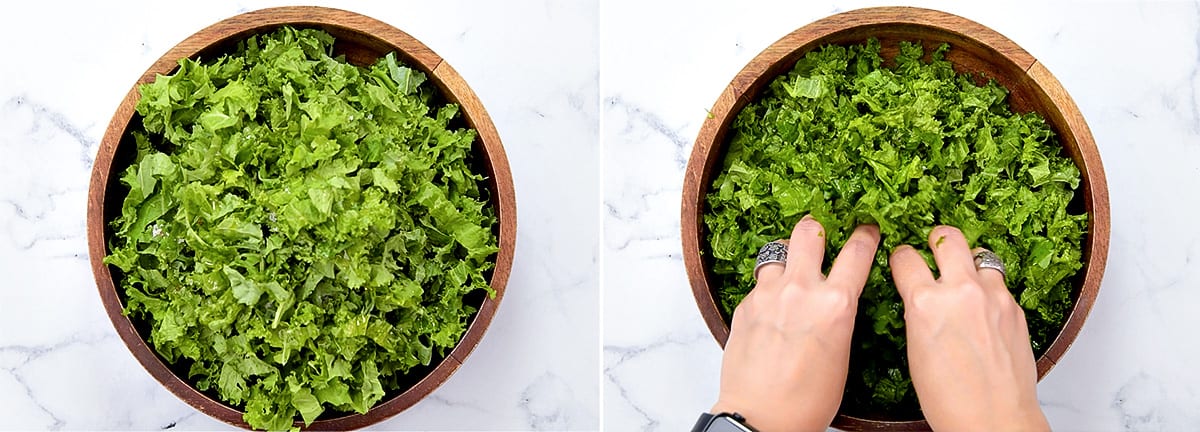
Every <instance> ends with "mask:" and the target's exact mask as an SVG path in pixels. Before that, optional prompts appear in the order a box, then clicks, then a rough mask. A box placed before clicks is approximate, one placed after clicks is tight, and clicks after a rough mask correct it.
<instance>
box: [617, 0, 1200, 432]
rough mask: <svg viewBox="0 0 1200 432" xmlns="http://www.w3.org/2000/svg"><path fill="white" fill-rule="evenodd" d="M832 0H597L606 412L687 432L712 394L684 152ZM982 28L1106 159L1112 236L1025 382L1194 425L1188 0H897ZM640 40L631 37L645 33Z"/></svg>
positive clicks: (1069, 420)
mask: <svg viewBox="0 0 1200 432" xmlns="http://www.w3.org/2000/svg"><path fill="white" fill-rule="evenodd" d="M882 3H883V2H877V1H848V2H831V1H817V2H771V1H749V2H736V3H728V2H701V4H697V3H694V2H687V3H684V2H653V3H647V2H640V1H633V0H610V1H605V2H604V7H603V8H602V9H601V19H602V22H603V23H604V27H603V28H604V29H608V28H621V29H643V30H642V31H602V40H601V47H602V50H601V67H602V68H603V70H604V71H605V75H604V83H603V88H602V90H601V94H602V96H601V97H602V100H603V101H604V104H603V105H602V106H603V109H604V111H603V112H602V118H603V125H604V127H603V129H602V134H603V138H602V140H603V143H602V145H603V147H604V149H605V150H604V155H605V159H604V161H605V166H604V174H603V176H604V180H603V182H604V213H603V217H604V227H605V233H604V236H603V243H602V247H603V248H604V254H605V256H604V263H605V265H604V269H603V270H602V272H603V278H604V306H605V318H606V319H605V322H604V337H605V349H604V360H605V366H604V370H605V374H604V376H605V382H604V402H605V404H604V419H605V423H604V424H605V429H607V430H622V431H624V430H631V431H632V430H638V431H675V430H686V429H687V428H688V427H689V426H690V425H691V424H692V422H694V421H695V418H696V415H697V414H698V413H699V412H701V411H703V410H707V409H708V408H710V407H711V405H712V404H713V402H715V399H716V394H717V380H718V375H719V369H720V355H721V351H720V349H719V347H718V346H717V344H716V342H715V341H714V340H713V338H712V336H711V335H710V334H709V332H708V330H707V328H706V327H705V324H704V321H703V319H702V318H701V317H700V314H699V313H698V310H697V308H696V306H695V301H694V300H693V297H692V294H691V291H690V285H689V284H688V281H687V276H686V273H685V271H684V268H683V262H682V260H681V258H680V254H681V253H682V250H681V248H682V246H681V244H680V238H679V205H680V194H681V187H682V183H683V172H684V168H685V164H686V158H687V157H688V156H689V155H690V152H691V148H692V142H693V141H694V140H695V137H696V135H697V133H698V132H699V129H700V125H701V124H702V123H703V121H704V118H705V115H706V112H705V110H706V109H708V108H710V107H711V106H712V104H713V102H715V101H716V98H717V96H718V95H719V94H720V92H721V91H722V90H723V89H724V88H725V86H726V85H728V83H729V81H730V79H732V78H733V76H734V75H735V74H736V73H737V72H738V70H740V69H741V68H742V67H743V66H744V65H745V64H746V63H747V62H748V61H749V60H750V59H751V58H753V57H754V56H755V55H757V54H758V53H759V52H760V51H761V50H762V49H764V48H766V47H767V46H768V45H770V44H771V43H773V42H775V41H776V40H777V39H779V38H780V37H782V36H783V35H785V34H787V33H788V32H791V31H792V30H794V29H796V28H798V27H801V26H803V25H805V24H807V23H809V22H812V21H814V20H817V19H820V18H822V17H825V16H828V15H831V14H834V13H837V12H840V11H845V10H851V9H857V8H860V7H866V6H875V5H881V4H882ZM908 3H909V4H911V5H914V6H924V7H930V8H935V9H941V10H945V11H948V12H951V13H956V14H959V15H962V16H965V17H967V18H970V19H973V20H976V21H978V22H980V23H983V24H984V25H987V26H989V27H992V28H993V29H995V30H997V31H999V32H1000V33H1002V34H1004V35H1006V36H1008V37H1009V38H1011V39H1012V40H1014V41H1015V42H1016V43H1017V44H1019V45H1021V46H1022V47H1023V48H1025V49H1026V50H1027V51H1029V52H1030V53H1031V54H1032V55H1033V56H1034V57H1036V58H1038V60H1039V61H1041V62H1042V63H1043V64H1045V65H1046V66H1047V68H1049V69H1050V71H1051V72H1052V73H1054V74H1055V76H1056V77H1057V78H1058V79H1059V81H1061V82H1062V84H1063V86H1064V87H1065V88H1066V89H1067V91H1068V92H1070V94H1071V95H1072V97H1073V98H1074V99H1075V101H1076V103H1077V104H1078V105H1079V107H1080V109H1081V110H1082V112H1083V114H1084V116H1085V118H1086V119H1087V121H1088V123H1089V125H1090V127H1091V129H1092V132H1093V134H1094V135H1095V138H1096V142H1097V146H1098V147H1099V149H1100V154H1101V156H1102V158H1103V161H1104V164H1105V170H1106V172H1107V177H1108V184H1109V193H1110V198H1111V205H1112V207H1111V209H1112V238H1111V249H1110V252H1109V257H1108V266H1107V272H1106V274H1105V278H1104V282H1103V285H1102V287H1101V289H1100V296H1099V298H1098V299H1097V301H1096V303H1095V305H1094V307H1093V309H1092V312H1091V314H1090V315H1089V319H1088V321H1087V323H1086V325H1085V326H1084V327H1083V330H1082V332H1081V333H1080V334H1079V337H1078V338H1077V339H1076V341H1075V343H1074V345H1073V346H1072V348H1071V349H1070V351H1069V352H1068V353H1067V354H1066V356H1064V357H1063V358H1062V359H1061V361H1060V363H1059V364H1058V365H1057V366H1056V367H1055V368H1054V370H1052V371H1051V372H1050V374H1049V375H1048V376H1046V378H1045V379H1044V380H1043V381H1042V382H1041V383H1040V384H1039V387H1038V389H1039V396H1040V399H1041V402H1042V406H1043V409H1044V410H1045V412H1046V414H1047V416H1048V417H1049V419H1050V422H1051V424H1052V426H1053V427H1054V429H1055V430H1064V431H1073V430H1081V431H1107V430H1130V431H1142V430H1195V429H1196V427H1197V426H1200V415H1198V414H1197V413H1198V412H1200V409H1198V407H1200V372H1198V370H1197V369H1196V368H1195V367H1194V364H1195V361H1194V359H1196V358H1197V357H1198V356H1200V338H1197V337H1196V335H1195V329H1197V328H1200V314H1197V313H1195V310H1196V308H1197V307H1200V290H1198V289H1197V287H1198V285H1200V255H1198V254H1200V224H1197V223H1196V222H1195V218H1194V217H1192V216H1191V215H1193V214H1195V213H1196V212H1197V211H1200V198H1197V195H1196V194H1195V193H1193V191H1192V189H1194V185H1196V184H1198V183H1200V150H1198V148H1200V127H1198V126H1200V103H1198V102H1197V101H1198V100H1200V93H1198V91H1200V87H1198V84H1200V31H1198V30H1200V29H1198V27H1200V6H1198V5H1197V3H1196V2H1155V1H1124V2H1115V1H1106V2H1036V3H1035V2H1019V3H1015V4H1013V3H1008V2H986V3H979V2H949V1H914V2H908ZM648 35H649V36H648Z"/></svg>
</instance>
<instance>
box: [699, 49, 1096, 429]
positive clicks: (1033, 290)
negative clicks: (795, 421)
mask: <svg viewBox="0 0 1200 432" xmlns="http://www.w3.org/2000/svg"><path fill="white" fill-rule="evenodd" d="M948 50H949V46H947V45H942V46H940V47H939V48H937V49H936V50H934V51H933V52H932V53H930V54H929V56H928V57H929V61H928V62H925V61H922V58H924V57H925V52H924V49H923V48H922V47H921V46H920V45H919V44H912V43H904V42H902V43H901V44H900V50H899V53H898V54H897V56H896V57H895V62H894V67H885V66H884V60H883V58H882V57H881V56H880V43H879V42H878V41H877V40H873V39H872V40H870V41H869V42H867V43H866V44H865V45H858V46H848V47H846V46H826V47H823V48H820V49H817V50H815V51H812V52H809V53H808V54H807V55H805V57H804V58H803V59H801V60H800V61H798V62H797V63H796V65H795V67H794V68H793V69H792V70H791V71H788V72H787V73H785V74H783V75H782V76H780V77H778V78H776V79H775V80H774V81H773V82H771V83H770V85H769V86H768V87H767V88H766V89H765V90H764V93H763V94H762V96H761V97H760V98H759V99H758V100H757V101H755V102H753V103H751V104H749V105H748V106H746V108H744V109H743V110H742V111H741V112H740V113H739V114H738V116H737V117H736V119H735V120H734V123H733V127H732V130H731V137H732V138H731V140H730V142H729V146H728V150H727V152H726V154H725V159H724V162H723V164H724V165H723V167H722V171H721V173H720V174H719V175H718V176H717V177H716V178H715V180H714V181H713V183H712V185H711V188H710V193H709V195H708V196H707V203H708V210H707V213H706V215H705V219H704V222H705V225H706V227H707V229H708V233H709V237H708V247H709V249H708V253H711V257H712V262H713V271H714V273H715V274H716V276H717V278H718V286H720V287H722V288H721V289H720V301H721V304H722V307H723V309H724V310H725V312H726V313H727V314H732V311H733V309H734V308H735V307H736V306H737V304H738V302H740V301H741V299H742V297H743V296H745V294H746V293H747V292H748V291H749V290H750V289H751V288H752V287H753V284H754V281H753V278H752V269H753V268H754V256H755V252H756V251H757V249H758V247H760V246H762V245H763V244H764V243H766V242H768V241H771V240H775V239H778V238H783V237H786V236H787V235H788V234H789V233H790V232H791V227H792V225H793V224H794V223H795V222H796V221H797V220H798V219H799V218H800V217H801V216H802V215H804V214H806V213H811V214H813V216H814V217H816V218H817V220H819V221H821V223H822V224H824V226H825V229H826V232H827V234H828V236H827V238H828V240H829V242H828V248H829V250H828V251H827V254H826V256H829V257H832V256H835V254H836V253H837V252H838V251H839V249H840V247H841V245H842V244H843V243H844V242H845V240H846V238H847V237H848V236H849V234H850V232H851V231H853V229H854V227H855V226H857V225H859V224H864V223H874V224H878V225H879V228H880V231H881V233H882V235H883V242H882V246H881V247H880V249H879V252H878V254H877V255H876V257H875V264H876V265H875V266H873V268H872V270H871V274H870V277H869V280H868V282H867V285H866V287H865V290H864V292H863V295H862V298H861V300H860V301H859V311H858V322H857V323H856V324H855V329H854V330H855V333H854V340H853V342H852V354H851V363H852V365H851V368H852V369H851V370H852V371H857V372H851V374H850V375H851V376H850V378H849V380H848V382H847V389H846V398H845V399H844V400H845V403H846V406H847V407H848V408H850V409H851V410H856V411H858V412H860V413H869V412H876V413H877V412H889V413H893V414H896V415H901V416H910V417H915V416H916V415H917V414H915V413H916V412H917V404H916V397H915V392H914V391H913V390H912V384H911V381H910V379H909V377H908V366H907V359H906V358H905V356H904V346H905V345H904V319H903V318H904V310H903V305H902V303H901V302H900V298H899V295H898V294H897V293H896V290H895V288H894V285H893V284H892V282H891V274H890V271H889V270H888V265H887V257H888V256H889V254H890V253H891V251H892V250H893V249H894V248H895V247H896V246H898V245H901V244H911V245H915V246H917V247H919V248H922V249H924V248H926V246H925V245H926V244H927V243H926V242H927V240H926V239H927V238H928V234H929V230H930V229H931V228H933V227H934V226H935V225H937V224H947V225H953V226H956V227H959V228H960V229H962V231H963V233H964V234H965V235H966V237H967V239H968V241H969V242H970V243H971V244H972V245H977V246H983V247H987V248H989V249H991V250H992V251H994V252H996V254H998V255H999V256H1000V257H1001V259H1003V260H1004V263H1005V264H1006V265H1007V267H1008V285H1009V287H1010V290H1011V291H1012V293H1013V294H1014V296H1016V297H1017V299H1018V302H1019V303H1020V305H1021V306H1022V307H1024V308H1025V309H1026V310H1027V311H1028V313H1027V314H1026V316H1027V319H1028V322H1029V329H1030V335H1031V339H1032V340H1031V342H1032V344H1033V347H1034V349H1035V352H1041V351H1042V350H1044V348H1045V347H1046V346H1047V344H1048V343H1049V342H1050V341H1051V340H1052V339H1053V338H1054V337H1055V336H1056V335H1057V334H1058V332H1059V330H1060V329H1061V326H1062V324H1063V320H1064V314H1065V313H1066V312H1068V311H1069V309H1070V307H1071V305H1072V300H1071V298H1070V292H1071V290H1072V286H1071V280H1070V279H1071V277H1072V276H1074V275H1075V274H1076V273H1077V272H1078V270H1079V269H1080V268H1081V267H1082V262H1081V257H1082V253H1081V244H1082V239H1083V236H1084V232H1085V230H1086V227H1087V214H1086V213H1082V212H1081V213H1080V214H1073V213H1072V209H1077V207H1078V204H1072V200H1073V199H1074V198H1075V193H1074V191H1075V189H1076V188H1078V186H1079V178H1080V177H1079V170H1078V169H1077V168H1076V167H1075V165H1074V163H1072V161H1071V160H1070V159H1069V158H1066V157H1064V156H1062V155H1061V154H1060V150H1061V147H1060V146H1059V145H1058V144H1057V142H1056V141H1055V139H1054V136H1053V133H1052V132H1051V130H1050V128H1049V126H1048V125H1047V124H1046V121H1045V120H1044V119H1043V118H1042V117H1040V116H1038V115H1037V114H1036V113H1029V114H1014V113H1012V112H1011V111H1010V109H1009V107H1008V104H1007V101H1006V98H1007V95H1008V92H1007V90H1005V89H1004V88H1003V87H1001V86H999V85H997V84H996V83H995V82H988V83H987V84H986V85H982V86H980V85H976V84H975V82H974V81H973V79H972V77H970V76H967V75H957V74H955V72H954V70H953V69H952V67H951V64H950V62H948V61H947V60H945V54H946V52H947V51H948ZM922 253H923V254H924V255H925V257H926V261H928V262H929V263H930V265H931V266H932V265H933V261H932V258H931V255H930V254H929V253H928V251H926V250H922Z"/></svg>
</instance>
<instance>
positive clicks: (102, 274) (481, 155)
mask: <svg viewBox="0 0 1200 432" xmlns="http://www.w3.org/2000/svg"><path fill="white" fill-rule="evenodd" d="M285 24H286V25H291V26H294V27H302V28H319V29H321V30H324V31H326V32H328V33H330V34H332V35H333V36H334V37H335V38H336V39H337V42H336V44H335V46H334V51H335V53H338V54H344V55H345V57H346V60H347V61H349V62H350V63H352V64H356V65H359V66H366V65H370V64H372V63H374V62H375V61H376V60H377V59H379V58H380V57H382V56H383V55H385V54H386V53H388V52H395V53H396V55H397V56H398V57H399V58H400V59H401V60H403V61H404V63H406V64H407V65H408V66H410V67H413V68H416V69H419V70H420V71H422V72H424V73H425V74H426V75H427V76H428V78H429V80H430V81H431V82H432V83H434V84H435V85H436V86H437V87H438V89H439V90H440V91H441V98H442V99H444V100H445V101H447V102H452V103H457V104H459V106H460V108H461V109H460V112H461V113H462V117H463V120H464V123H465V125H466V126H470V127H471V128H474V129H475V130H476V131H477V132H478V135H477V138H476V141H475V145H474V153H475V155H476V158H475V159H476V164H477V169H479V170H482V172H483V173H484V175H485V176H486V177H487V184H486V187H487V189H488V190H489V192H490V197H491V200H492V202H491V205H492V206H493V208H494V210H495V212H496V215H497V218H498V219H499V224H498V226H499V228H498V235H499V247H500V250H499V252H498V253H497V255H496V256H495V260H496V262H495V264H496V266H495V268H494V269H493V270H492V273H491V280H490V284H491V287H492V289H494V290H495V291H496V296H495V297H494V298H487V296H486V295H481V294H480V293H476V294H480V295H475V296H468V297H467V299H466V302H467V303H468V304H473V305H474V306H475V307H476V308H477V310H478V312H476V314H475V315H474V317H472V318H471V322H470V323H469V325H468V328H467V331H466V333H465V334H464V336H463V338H462V340H461V341H459V343H458V345H457V346H455V347H454V349H453V350H451V351H450V353H449V355H447V356H445V357H444V358H440V359H439V358H437V357H435V358H434V361H433V363H431V365H430V366H428V367H423V368H418V369H414V370H412V371H410V372H409V373H408V374H407V375H406V380H405V381H406V383H407V384H408V387H407V388H401V389H399V390H398V391H396V392H393V393H389V394H388V395H387V396H385V398H384V400H382V401H381V402H379V403H378V404H376V406H375V407H373V408H372V409H371V410H369V411H367V412H366V413H365V414H352V415H345V416H342V417H335V418H326V417H321V418H319V419H318V420H317V421H315V422H314V423H313V424H312V425H310V426H309V428H312V429H318V430H324V429H356V428H361V427H365V426H368V425H371V424H374V423H378V422H380V421H382V420H384V419H387V418H388V417H391V416H393V415H396V414H397V413H399V412H401V411H403V410H405V409H407V408H408V407H410V406H412V405H413V404H414V403H416V402H417V401H418V400H420V399H422V398H424V397H425V396H427V395H429V394H430V393H431V392H433V391H434V389H436V388H437V387H438V386H439V385H441V384H442V383H443V382H445V381H446V379H447V378H448V377H449V376H450V375H451V374H453V373H454V371H455V370H457V369H458V367H459V365H461V364H462V362H463V361H464V360H465V359H466V358H467V356H468V355H469V354H470V353H471V350H473V349H474V348H475V345H476V344H478V343H479V340H480V338H482V337H483V334H484V332H485V331H486V330H487V327H488V324H489V323H490V322H491V321H492V316H493V315H494V314H495V313H496V308H497V307H498V306H499V305H500V300H501V299H502V298H503V295H504V286H505V283H506V282H507V281H508V276H509V272H510V271H511V270H512V259H513V248H514V246H515V241H516V226H517V225H516V216H517V213H516V203H515V194H514V192H513V186H512V175H511V174H510V173H509V168H508V159H507V158H506V157H505V155H504V148H503V147H502V146H501V144H500V136H499V135H498V134H497V133H496V128H495V126H494V125H493V124H492V120H491V118H489V117H488V114H487V111H485V110H484V108H483V105H482V104H481V103H480V102H479V99H478V98H477V97H476V96H475V93H474V92H473V91H471V88H470V87H468V86H467V83H466V82H464V81H463V79H462V77H461V76H459V75H458V73H457V72H455V71H454V68H452V67H450V65H449V64H448V63H446V62H445V61H443V60H442V58H441V57H439V56H438V55H437V54H436V53H434V52H433V51H432V50H430V49H429V48H428V47H426V46H425V45H424V44H422V43H421V42H420V41H418V40H416V39H414V38H413V37H412V36H409V35H408V34H407V33H404V32H403V31H400V30H398V29H396V28H394V27H392V26H389V25H387V24H385V23H383V22H381V21H378V20H375V19H372V18H369V17H366V16H362V15H359V14H355V13H352V12H347V11H342V10H337V9H328V8H320V7H282V8H274V9H264V10H259V11H254V12H249V13H245V14H242V15H238V16H235V17H232V18H229V19H226V20H224V21H221V22H218V23H216V24H213V25H212V26H209V27H208V28H205V29H203V30H201V31H200V32H198V33H196V34H195V35H192V36H191V37H189V38H187V39H186V40H184V41H183V42H180V43H179V45H176V46H175V47H174V48H172V49H171V50H170V51H168V52H167V53H166V54H164V55H163V56H162V57H161V58H159V59H158V61H156V62H154V64H153V65H152V66H150V69H148V70H147V71H146V73H144V74H142V77H141V78H140V79H138V81H137V83H136V84H135V85H134V87H133V88H132V89H130V90H129V93H128V94H127V95H126V96H125V100H124V101H122V102H121V105H120V107H118V108H117V112H116V114H114V115H113V118H112V122H111V123H109V126H108V130H107V131H106V132H105V134H104V139H103V141H102V142H101V144H100V152H99V154H98V155H97V157H96V162H95V165H94V167H93V170H92V179H91V186H90V189H89V191H88V217H87V227H88V251H89V253H90V255H91V262H92V271H93V273H94V274H95V277H96V285H97V286H98V287H99V289H100V298H101V299H102V300H103V302H104V308H105V309H107V311H108V317H109V319H111V320H112V323H113V325H114V326H115V327H116V329H117V333H118V334H120V336H121V339H122V340H124V341H125V345H126V346H128V347H129V350H130V351H131V352H132V353H133V355H134V357H136V358H137V360H138V361H139V362H141V364H142V366H143V367H145V368H146V370H147V371H149V372H150V374H151V375H153V376H154V378H155V379H157V380H158V381H159V382H161V383H162V384H163V385H164V386H166V387H167V389H168V390H170V391H171V392H172V393H174V394H175V395H176V396H178V397H179V398H180V399H183V400H184V401H185V402H187V403H188V404H191V405H192V406H193V407H195V408H196V409H198V410H200V411H202V412H204V413H205V414H208V415H210V416H213V417H216V418H217V419H219V420H221V421H224V422H226V423H229V424H232V425H234V426H239V427H243V428H249V425H247V424H246V423H245V422H244V421H243V420H242V412H241V411H240V410H237V409H235V408H233V407H230V406H229V405H226V404H224V403H222V402H219V401H218V400H216V399H214V398H213V397H211V396H209V395H207V394H204V393H201V392H200V391H198V390H196V389H195V388H194V387H192V385H191V384H189V383H188V382H187V381H186V380H185V379H184V378H183V377H182V376H180V375H177V374H176V373H175V372H172V370H171V368H170V367H169V366H168V365H167V364H165V363H164V362H163V359H162V358H160V357H159V356H158V355H157V354H155V352H154V351H153V350H152V349H151V348H150V347H149V346H148V345H147V344H146V336H147V335H148V332H146V331H145V329H144V328H139V327H138V326H137V325H136V324H135V323H134V322H132V321H131V320H130V319H129V318H127V317H126V316H124V315H122V313H121V311H122V309H123V307H124V305H123V302H122V295H121V294H120V293H118V291H117V289H116V286H117V283H116V281H114V279H113V272H112V271H110V269H109V267H108V266H106V265H105V264H104V261H103V260H104V257H105V255H107V252H108V247H107V239H108V238H109V236H111V235H112V230H111V229H110V228H109V227H108V221H110V220H112V219H113V218H114V217H115V216H116V215H119V214H120V208H121V197H123V196H124V192H122V191H121V188H120V186H119V184H118V183H119V182H118V181H117V180H116V179H117V175H116V174H119V173H120V172H121V171H122V170H124V169H125V168H126V167H128V166H129V163H130V160H131V158H132V151H133V150H132V149H131V147H132V145H133V144H132V143H131V142H125V137H126V129H127V128H128V127H129V126H130V123H131V120H133V119H134V107H135V106H136V105H137V101H138V98H139V93H138V91H137V85H138V84H143V83H148V82H152V81H153V80H154V78H155V75H157V74H163V75H166V74H169V73H172V72H173V71H174V70H175V69H176V67H177V63H176V62H177V61H178V60H179V59H181V58H184V57H187V58H192V59H196V58H204V59H213V58H215V57H217V55H219V54H222V53H225V52H228V51H230V50H231V49H232V48H233V47H234V46H235V45H236V43H237V42H238V41H239V40H242V39H245V38H246V37H248V36H250V35H253V34H258V33H265V32H269V31H271V30H274V29H276V28H278V27H280V26H282V25H285ZM107 197H112V199H106V198H107ZM296 425H297V426H303V424H302V423H301V422H297V423H296Z"/></svg>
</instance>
